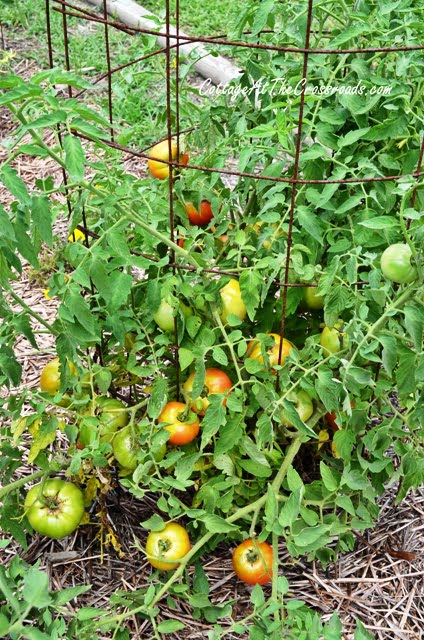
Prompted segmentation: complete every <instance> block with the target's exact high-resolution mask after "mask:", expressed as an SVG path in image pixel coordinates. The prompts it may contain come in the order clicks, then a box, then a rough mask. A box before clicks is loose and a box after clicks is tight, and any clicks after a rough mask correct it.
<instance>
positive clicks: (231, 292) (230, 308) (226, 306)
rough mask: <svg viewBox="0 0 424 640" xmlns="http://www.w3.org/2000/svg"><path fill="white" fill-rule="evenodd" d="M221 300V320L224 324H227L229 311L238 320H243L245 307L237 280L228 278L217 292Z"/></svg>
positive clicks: (245, 311)
mask: <svg viewBox="0 0 424 640" xmlns="http://www.w3.org/2000/svg"><path fill="white" fill-rule="evenodd" d="M219 294H220V296H221V300H222V312H221V316H220V317H221V320H222V322H223V323H224V324H227V321H228V316H229V315H230V313H232V314H233V315H235V316H237V317H238V319H239V320H244V319H245V317H246V313H247V309H246V305H245V304H244V302H243V300H242V297H241V291H240V285H239V282H238V280H234V278H233V279H232V280H230V281H229V282H227V284H226V285H225V286H223V287H222V289H221V290H220V292H219Z"/></svg>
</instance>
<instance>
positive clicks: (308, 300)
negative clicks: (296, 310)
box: [303, 287, 324, 311]
mask: <svg viewBox="0 0 424 640" xmlns="http://www.w3.org/2000/svg"><path fill="white" fill-rule="evenodd" d="M316 290H317V289H316V287H304V289H303V300H304V301H305V304H306V306H307V307H308V309H312V310H313V311H317V310H319V309H323V308H324V298H323V297H322V296H318V295H317V294H316Z"/></svg>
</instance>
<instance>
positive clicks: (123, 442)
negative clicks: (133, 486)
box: [112, 427, 138, 471]
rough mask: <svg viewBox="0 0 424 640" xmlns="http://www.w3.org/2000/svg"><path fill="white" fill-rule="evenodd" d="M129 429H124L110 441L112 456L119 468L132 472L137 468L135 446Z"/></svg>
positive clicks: (135, 443) (136, 444)
mask: <svg viewBox="0 0 424 640" xmlns="http://www.w3.org/2000/svg"><path fill="white" fill-rule="evenodd" d="M134 440H135V439H134V437H133V434H132V429H131V427H124V429H121V430H120V431H118V433H116V434H115V437H114V438H113V441H112V448H113V455H114V457H115V460H116V461H117V462H118V464H120V465H121V467H124V469H127V470H128V471H134V469H135V468H136V466H137V446H138V443H137V442H135V441H134Z"/></svg>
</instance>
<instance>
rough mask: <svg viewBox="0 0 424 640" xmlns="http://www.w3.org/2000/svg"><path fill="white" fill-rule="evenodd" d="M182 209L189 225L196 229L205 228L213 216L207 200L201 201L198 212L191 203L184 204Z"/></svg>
mask: <svg viewBox="0 0 424 640" xmlns="http://www.w3.org/2000/svg"><path fill="white" fill-rule="evenodd" d="M184 209H185V212H186V214H187V217H188V219H189V222H190V224H191V225H192V226H196V227H206V226H207V225H208V224H209V222H210V221H211V220H212V218H213V215H214V214H213V211H212V207H211V203H210V202H209V200H201V202H200V205H199V210H197V209H196V207H195V206H194V204H193V203H192V202H186V203H185V205H184Z"/></svg>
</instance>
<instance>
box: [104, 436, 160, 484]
mask: <svg viewBox="0 0 424 640" xmlns="http://www.w3.org/2000/svg"><path fill="white" fill-rule="evenodd" d="M139 446H140V444H139V442H138V440H137V438H135V437H134V433H133V430H132V429H131V427H129V426H127V427H124V428H123V429H120V430H119V431H118V432H117V433H116V434H115V436H114V438H113V441H112V448H113V455H114V457H115V460H116V461H117V463H118V464H119V465H120V467H121V468H122V471H123V472H124V473H121V475H128V474H130V473H132V472H133V471H134V469H135V468H136V467H137V448H138V447H139ZM165 455H166V444H163V445H161V446H160V447H159V449H158V450H157V451H155V453H154V454H153V457H154V459H155V461H156V462H160V461H161V460H163V458H164V457H165Z"/></svg>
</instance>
